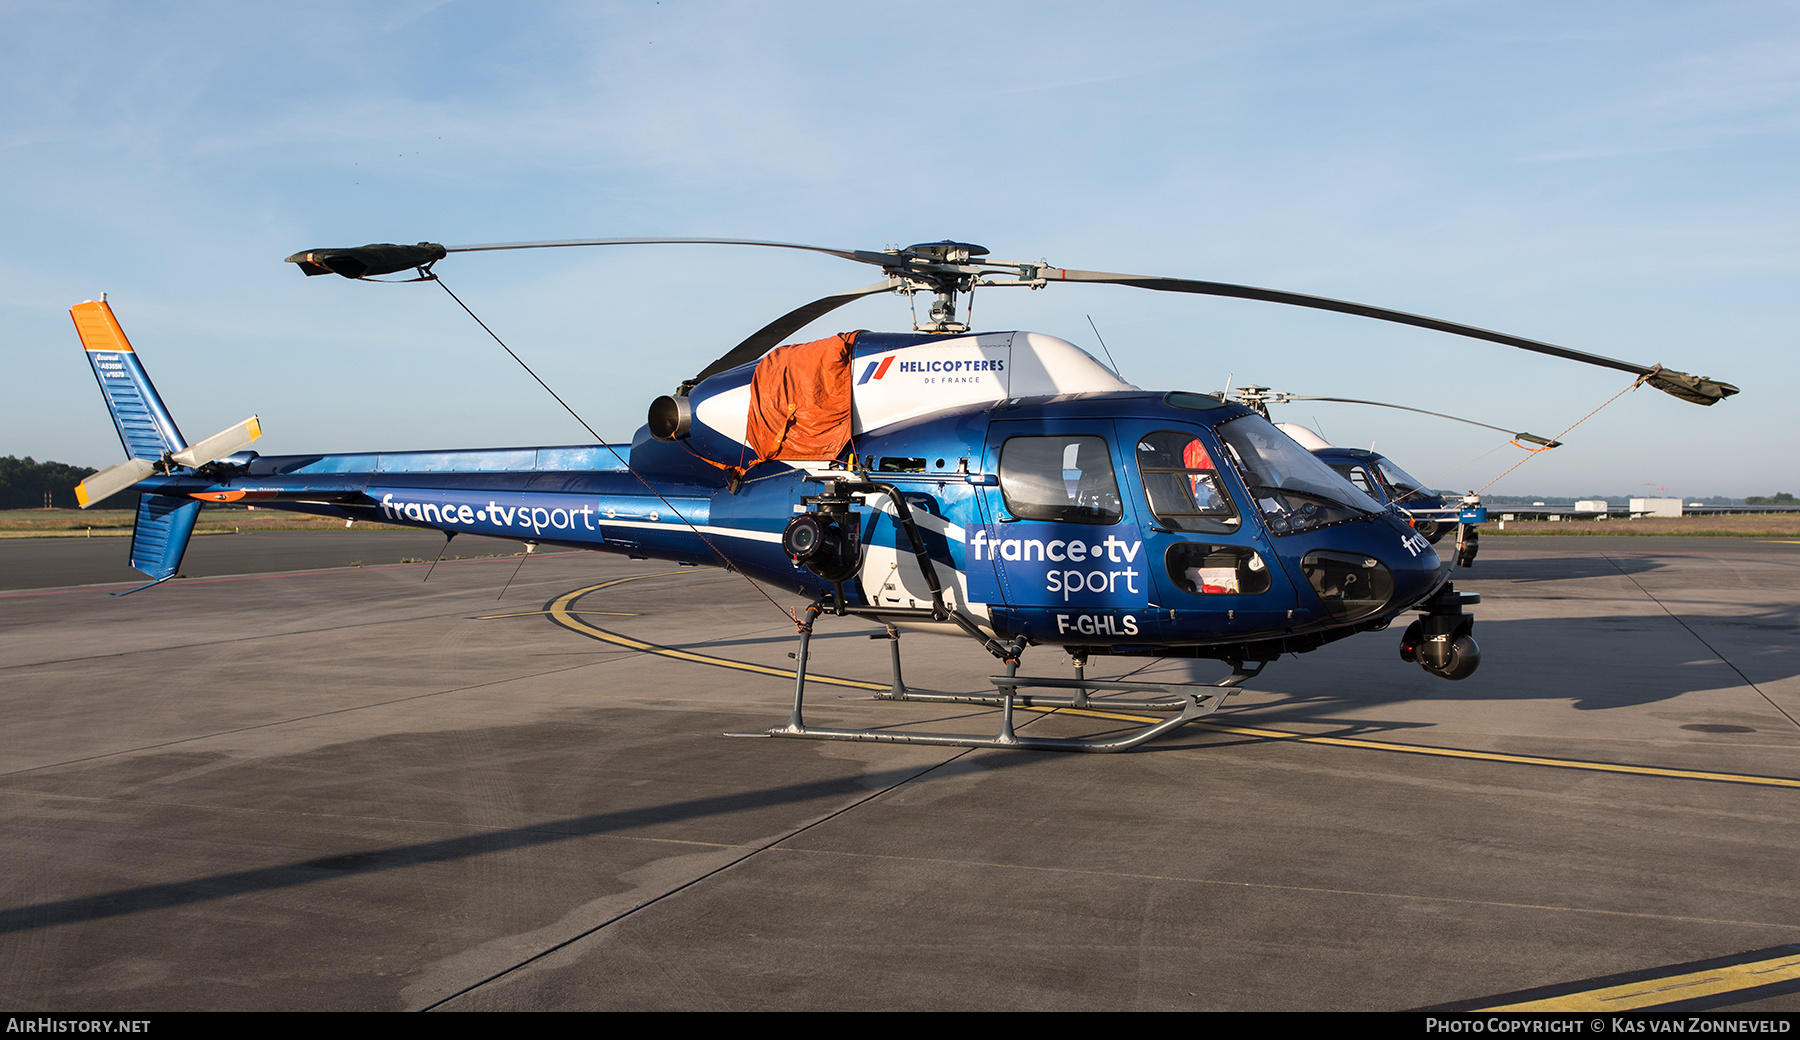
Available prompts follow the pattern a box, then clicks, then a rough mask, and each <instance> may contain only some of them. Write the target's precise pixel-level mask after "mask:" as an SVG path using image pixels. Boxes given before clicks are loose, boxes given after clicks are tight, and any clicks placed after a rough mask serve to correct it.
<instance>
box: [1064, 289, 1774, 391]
mask: <svg viewBox="0 0 1800 1040" xmlns="http://www.w3.org/2000/svg"><path fill="white" fill-rule="evenodd" d="M1041 274H1042V276H1043V277H1045V278H1048V279H1050V280H1051V281H1068V282H1098V283H1101V284H1105V285H1130V286H1135V287H1136V288H1139V289H1151V290H1154V291H1157V292H1181V293H1195V294H1197V295H1201V296H1231V297H1236V298H1238V299H1242V300H1262V301H1264V302H1265V303H1285V304H1288V305H1290V306H1294V307H1310V308H1312V309H1314V310H1321V311H1336V312H1337V313H1339V314H1354V315H1357V316H1359V317H1364V318H1374V319H1376V320H1378V321H1391V322H1396V323H1398V324H1401V325H1413V326H1416V327H1418V328H1421V329H1431V330H1433V331H1436V332H1447V333H1449V334H1451V335H1452V336H1467V337H1469V338H1470V339H1482V340H1487V341H1488V342H1490V343H1500V344H1504V345H1506V346H1509V347H1517V348H1519V349H1520V350H1529V351H1532V352H1534V353H1538V354H1548V355H1550V356H1551V357H1559V358H1562V359H1564V360H1565V361H1579V362H1581V363H1582V364H1586V365H1599V366H1600V367H1602V368H1613V369H1617V370H1619V371H1621V372H1630V373H1633V374H1634V375H1639V376H1644V377H1646V378H1645V380H1644V381H1645V382H1647V383H1649V384H1650V385H1651V386H1654V387H1656V388H1657V389H1658V390H1661V391H1663V392H1664V393H1667V394H1670V395H1673V396H1675V397H1679V398H1681V399H1682V400H1684V401H1692V402H1693V403H1695V404H1706V405H1710V404H1712V403H1714V402H1716V401H1720V400H1723V399H1724V398H1727V397H1730V396H1731V395H1732V394H1735V393H1737V392H1738V388H1737V387H1735V386H1732V385H1731V384H1730V383H1721V382H1717V381H1715V380H1712V379H1708V378H1706V377H1705V376H1691V375H1688V374H1687V373H1686V372H1676V371H1674V370H1673V369H1666V368H1663V367H1662V366H1661V365H1653V366H1648V367H1646V366H1644V365H1638V364H1633V363H1632V362H1629V361H1619V360H1617V359H1615V358H1609V357H1602V356H1600V355H1599V354H1589V353H1586V352H1583V351H1580V350H1570V349H1569V348H1567V347H1559V346H1556V345H1555V344H1553V343H1543V342H1540V341H1538V340H1535V339H1525V338H1523V337H1521V336H1509V335H1507V334H1506V333H1504V332H1493V331H1490V330H1488V329H1478V328H1475V327H1474V326H1472V325H1458V324H1457V323H1455V322H1451V321H1441V320H1439V319H1437V318H1427V317H1424V316H1423V315H1418V314H1407V313H1406V312H1404V311H1393V310H1388V309H1387V308H1385V307H1371V306H1369V305H1367V304H1362V303H1351V302H1349V301H1347V300H1333V299H1329V298H1327V297H1324V296H1307V295H1305V294H1303V293H1292V292H1283V291H1281V290H1279V289H1259V288H1257V287H1256V286H1252V285H1232V284H1230V283H1228V282H1201V281H1193V280H1190V279H1186V278H1155V277H1148V276H1145V275H1135V274H1112V273H1108V272H1105V271H1074V270H1067V269H1063V268H1057V267H1046V268H1044V269H1043V270H1042V272H1041Z"/></svg>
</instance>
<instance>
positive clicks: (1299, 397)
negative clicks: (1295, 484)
mask: <svg viewBox="0 0 1800 1040" xmlns="http://www.w3.org/2000/svg"><path fill="white" fill-rule="evenodd" d="M1287 399H1288V400H1290V401H1333V402H1336V403H1338V404H1368V405H1374V406H1375V407H1377V408H1398V409H1400V410H1401V411H1403V412H1418V413H1419V414H1420V415H1430V416H1435V417H1436V418H1439V419H1449V420H1451V421H1452V422H1459V423H1468V424H1469V425H1470V426H1479V427H1481V428H1482V429H1484V430H1498V431H1499V432H1501V433H1504V434H1506V435H1507V436H1508V437H1512V438H1514V439H1515V440H1522V441H1530V442H1531V443H1533V444H1542V445H1543V446H1544V447H1546V448H1559V447H1561V446H1562V441H1553V440H1551V439H1550V438H1548V437H1539V436H1538V435H1537V434H1534V433H1524V432H1522V431H1518V430H1509V429H1507V428H1506V427H1504V426H1489V425H1488V424H1487V423H1484V422H1476V421H1475V420H1473V419H1464V418H1463V417H1462V416H1460V415H1445V414H1444V413H1443V412H1428V411H1426V410H1425V409H1423V408H1413V407H1411V406H1409V405H1404V404H1389V403H1387V402H1386V401H1362V400H1358V399H1357V398H1354V397H1310V396H1307V395H1305V394H1290V395H1287Z"/></svg>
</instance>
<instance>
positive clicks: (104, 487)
mask: <svg viewBox="0 0 1800 1040" xmlns="http://www.w3.org/2000/svg"><path fill="white" fill-rule="evenodd" d="M155 472H156V464H155V463H153V462H151V461H150V460H149V459H127V460H126V461H124V462H121V463H119V464H118V465H117V466H108V467H106V468H105V469H103V470H101V471H100V472H98V473H96V474H94V475H93V476H91V477H89V478H87V479H86V480H84V481H82V482H81V483H79V484H77V485H75V501H76V502H78V503H80V505H81V508H83V509H86V508H87V507H88V506H91V505H93V504H94V503H95V502H98V501H100V500H101V499H104V498H109V497H111V496H113V495H116V494H118V493H119V492H121V491H123V490H125V489H126V488H128V487H130V486H131V485H133V484H135V483H137V482H138V481H140V480H143V479H144V478H145V477H147V476H149V475H150V474H152V473H155Z"/></svg>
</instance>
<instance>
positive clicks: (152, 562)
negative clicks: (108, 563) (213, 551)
mask: <svg viewBox="0 0 1800 1040" xmlns="http://www.w3.org/2000/svg"><path fill="white" fill-rule="evenodd" d="M199 517H200V503H199V502H198V501H197V500H195V499H191V498H165V497H163V496H161V495H144V496H143V497H141V498H139V499H138V508H137V526H136V527H135V528H133V529H132V532H131V566H132V569H134V570H138V571H142V572H143V573H144V574H145V575H147V576H149V577H151V578H154V579H155V580H157V581H162V580H164V579H165V578H171V577H174V575H175V572H176V571H178V570H180V569H181V558H182V556H184V555H186V553H187V546H188V537H189V536H190V535H192V534H193V533H194V521H195V520H197V519H199Z"/></svg>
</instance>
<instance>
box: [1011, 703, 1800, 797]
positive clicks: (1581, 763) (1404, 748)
mask: <svg viewBox="0 0 1800 1040" xmlns="http://www.w3.org/2000/svg"><path fill="white" fill-rule="evenodd" d="M1032 710H1038V711H1053V712H1054V711H1059V712H1065V713H1068V714H1077V715H1091V716H1093V717H1095V718H1102V719H1117V720H1118V721H1120V722H1146V721H1149V720H1147V719H1145V718H1143V717H1142V716H1138V715H1127V714H1124V713H1122V712H1101V711H1094V710H1092V709H1082V708H1047V709H1032ZM1188 725H1190V726H1193V727H1195V728H1197V729H1209V730H1212V731H1213V732H1215V733H1229V734H1232V735H1234V736H1240V737H1258V738H1260V739H1263V740H1292V741H1297V742H1299V743H1303V744H1329V745H1332V746H1334V747H1349V748H1362V749H1364V750H1369V751H1395V752H1400V753H1402V754H1408V755H1432V756H1435V757H1438V758H1471V759H1476V760H1478V761H1482V762H1512V763H1516V764H1519V765H1528V766H1552V767H1555V768H1558V769H1583V770H1587V771H1589V772H1597V773H1628V774H1631V775H1633V776H1666V777H1671V778H1673V779H1677V780H1714V781H1719V782H1723V783H1732V784H1754V785H1758V786H1762V787H1795V788H1800V780H1796V779H1793V778H1790V777H1785V776H1755V775H1752V774H1748V773H1714V772H1708V771H1706V770H1703V769H1665V768H1662V767H1660V766H1632V765H1621V764H1619V763H1617V762H1589V761H1585V760H1583V759H1578V758H1545V757H1542V756H1537V755H1508V754H1505V753H1503V752H1499V751H1471V750H1468V749H1466V748H1441V747H1430V746H1427V745H1423V744H1397V743H1394V742H1392V741H1385V740H1360V739H1357V738H1354V737H1323V736H1308V735H1307V734H1304V733H1290V732H1288V731H1287V730H1279V729H1263V728H1261V727H1257V726H1231V725H1227V724H1225V723H1222V722H1211V721H1208V720H1206V719H1196V720H1195V721H1193V722H1190V723H1188Z"/></svg>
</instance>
